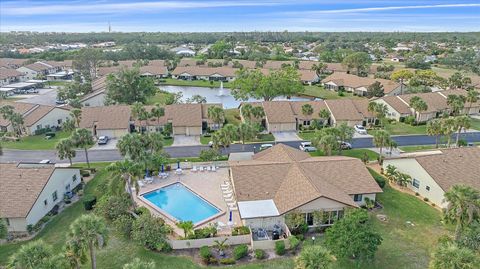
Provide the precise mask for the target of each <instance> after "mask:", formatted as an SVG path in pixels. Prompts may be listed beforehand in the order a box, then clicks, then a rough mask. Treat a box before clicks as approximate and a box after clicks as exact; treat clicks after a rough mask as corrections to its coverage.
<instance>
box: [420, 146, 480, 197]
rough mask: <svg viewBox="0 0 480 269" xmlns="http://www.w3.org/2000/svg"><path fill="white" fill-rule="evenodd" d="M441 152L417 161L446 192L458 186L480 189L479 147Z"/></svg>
mask: <svg viewBox="0 0 480 269" xmlns="http://www.w3.org/2000/svg"><path fill="white" fill-rule="evenodd" d="M441 152H442V153H441V154H433V155H426V156H420V157H416V158H415V159H416V160H417V162H418V163H419V164H420V165H421V166H422V167H423V168H424V169H425V171H427V173H428V174H429V175H430V176H431V177H432V178H433V179H434V180H435V182H437V184H438V185H439V186H440V187H441V188H442V189H443V190H444V191H448V190H450V188H451V187H452V186H453V185H456V184H464V185H468V186H471V187H474V188H476V189H480V148H479V147H469V148H456V149H442V150H441Z"/></svg>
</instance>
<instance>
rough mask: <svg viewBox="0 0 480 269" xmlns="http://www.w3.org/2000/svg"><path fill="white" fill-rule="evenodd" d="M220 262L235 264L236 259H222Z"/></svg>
mask: <svg viewBox="0 0 480 269" xmlns="http://www.w3.org/2000/svg"><path fill="white" fill-rule="evenodd" d="M220 264H223V265H229V264H235V260H234V259H232V258H224V259H220Z"/></svg>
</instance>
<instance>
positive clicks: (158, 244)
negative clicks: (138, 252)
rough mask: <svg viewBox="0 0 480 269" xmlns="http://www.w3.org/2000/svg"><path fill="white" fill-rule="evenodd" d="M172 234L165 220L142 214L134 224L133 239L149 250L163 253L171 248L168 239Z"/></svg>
mask: <svg viewBox="0 0 480 269" xmlns="http://www.w3.org/2000/svg"><path fill="white" fill-rule="evenodd" d="M171 232H172V228H171V227H170V226H168V225H167V224H166V223H165V221H164V220H163V219H161V218H155V217H152V216H150V215H148V214H142V215H141V216H140V217H139V218H137V219H136V220H135V221H134V223H133V227H132V238H133V240H135V241H137V242H138V243H139V244H141V245H142V246H145V247H146V248H148V249H151V250H160V251H162V250H167V249H168V248H169V245H168V243H167V241H166V239H167V235H168V234H170V233H171Z"/></svg>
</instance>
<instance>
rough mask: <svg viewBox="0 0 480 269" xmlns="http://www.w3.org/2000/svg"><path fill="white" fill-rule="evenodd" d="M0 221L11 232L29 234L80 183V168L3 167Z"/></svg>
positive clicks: (1, 165)
mask: <svg viewBox="0 0 480 269" xmlns="http://www.w3.org/2000/svg"><path fill="white" fill-rule="evenodd" d="M0 171H2V172H1V173H0V218H2V219H5V220H6V221H7V229H8V231H9V232H12V233H21V234H23V233H26V232H27V231H28V227H29V226H30V225H35V224H36V223H37V222H38V221H39V220H40V219H42V218H43V217H44V216H45V215H47V214H48V213H49V212H50V211H51V210H52V209H53V208H54V207H55V206H56V205H59V204H61V203H62V202H63V199H64V195H65V193H66V192H69V191H72V190H73V189H74V188H75V187H76V186H77V185H78V184H80V182H81V177H80V170H79V169H78V168H64V167H55V164H38V163H19V164H0Z"/></svg>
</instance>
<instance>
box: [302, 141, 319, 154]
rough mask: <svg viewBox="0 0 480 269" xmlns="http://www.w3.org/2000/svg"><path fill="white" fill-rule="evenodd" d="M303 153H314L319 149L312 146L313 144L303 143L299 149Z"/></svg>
mask: <svg viewBox="0 0 480 269" xmlns="http://www.w3.org/2000/svg"><path fill="white" fill-rule="evenodd" d="M298 148H299V149H300V150H301V151H305V152H314V151H317V148H316V147H314V146H312V142H302V143H300V146H299V147H298Z"/></svg>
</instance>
